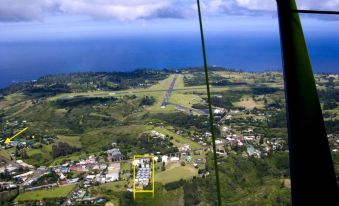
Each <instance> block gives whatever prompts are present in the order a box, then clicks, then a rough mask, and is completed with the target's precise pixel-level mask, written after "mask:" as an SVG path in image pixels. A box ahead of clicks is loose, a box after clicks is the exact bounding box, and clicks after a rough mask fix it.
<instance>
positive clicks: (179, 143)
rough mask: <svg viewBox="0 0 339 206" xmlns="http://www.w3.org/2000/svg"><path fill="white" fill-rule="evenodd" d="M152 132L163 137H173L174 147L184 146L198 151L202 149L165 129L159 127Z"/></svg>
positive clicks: (198, 145)
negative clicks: (156, 132) (158, 133)
mask: <svg viewBox="0 0 339 206" xmlns="http://www.w3.org/2000/svg"><path fill="white" fill-rule="evenodd" d="M154 130H156V131H158V132H160V133H162V134H164V135H168V136H172V137H173V144H175V145H176V146H179V147H180V146H183V145H185V144H188V145H190V147H191V149H199V148H202V146H201V145H200V144H198V143H196V142H194V141H192V140H190V139H188V138H185V137H183V136H181V135H178V134H176V133H174V132H171V131H169V130H168V129H166V128H160V127H156V128H154Z"/></svg>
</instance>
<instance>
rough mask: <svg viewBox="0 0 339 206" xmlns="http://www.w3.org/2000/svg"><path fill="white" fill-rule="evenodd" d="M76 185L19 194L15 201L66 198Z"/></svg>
mask: <svg viewBox="0 0 339 206" xmlns="http://www.w3.org/2000/svg"><path fill="white" fill-rule="evenodd" d="M74 187H75V185H66V186H59V187H54V188H51V189H42V190H35V191H29V192H24V193H21V194H19V195H18V196H17V197H16V198H15V202H23V201H29V200H42V199H52V198H65V197H67V195H68V194H69V193H70V192H71V191H72V190H73V189H74Z"/></svg>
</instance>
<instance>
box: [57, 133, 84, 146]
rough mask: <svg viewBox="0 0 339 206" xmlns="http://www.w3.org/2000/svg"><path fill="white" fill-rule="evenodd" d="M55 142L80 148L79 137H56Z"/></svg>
mask: <svg viewBox="0 0 339 206" xmlns="http://www.w3.org/2000/svg"><path fill="white" fill-rule="evenodd" d="M56 142H65V143H67V144H69V145H71V146H74V147H81V142H80V137H79V136H64V135H58V139H57V141H56Z"/></svg>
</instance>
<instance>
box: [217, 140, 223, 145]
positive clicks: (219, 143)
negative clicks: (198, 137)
mask: <svg viewBox="0 0 339 206" xmlns="http://www.w3.org/2000/svg"><path fill="white" fill-rule="evenodd" d="M215 144H216V145H221V144H224V142H223V141H222V140H220V139H217V140H215Z"/></svg>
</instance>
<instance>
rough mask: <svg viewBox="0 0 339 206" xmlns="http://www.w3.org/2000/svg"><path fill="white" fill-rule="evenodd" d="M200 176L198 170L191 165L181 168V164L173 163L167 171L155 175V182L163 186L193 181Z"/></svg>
mask: <svg viewBox="0 0 339 206" xmlns="http://www.w3.org/2000/svg"><path fill="white" fill-rule="evenodd" d="M197 175H198V170H197V169H195V168H194V167H192V166H190V165H186V166H181V165H180V164H179V163H173V164H172V163H171V164H169V165H168V166H166V170H165V171H163V172H158V173H156V174H155V181H156V182H161V183H163V184H166V183H169V182H174V181H178V180H180V179H184V180H187V179H191V178H193V176H197Z"/></svg>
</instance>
